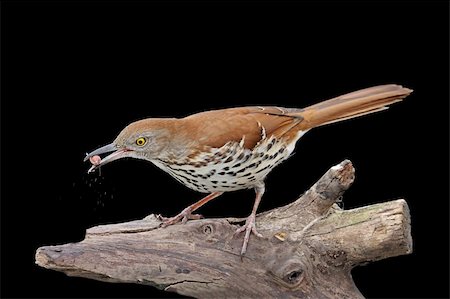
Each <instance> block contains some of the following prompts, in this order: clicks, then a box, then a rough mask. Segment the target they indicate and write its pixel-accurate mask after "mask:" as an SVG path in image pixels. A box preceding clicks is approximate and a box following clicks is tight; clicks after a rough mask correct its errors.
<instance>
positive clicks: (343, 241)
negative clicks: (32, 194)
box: [36, 160, 412, 298]
mask: <svg viewBox="0 0 450 299" xmlns="http://www.w3.org/2000/svg"><path fill="white" fill-rule="evenodd" d="M353 180H354V168H353V166H352V164H351V162H350V161H348V160H345V161H343V162H342V163H340V164H338V165H336V166H334V167H331V169H329V170H328V171H327V172H326V173H325V174H324V175H323V176H322V178H320V179H319V181H317V183H316V184H314V185H313V186H312V187H311V188H310V189H309V190H308V191H307V192H306V193H304V194H303V195H302V196H301V197H300V198H299V199H297V200H296V201H295V202H293V203H291V204H288V205H286V206H284V207H280V208H276V209H273V210H270V211H267V212H264V213H261V214H259V215H258V216H257V220H256V221H257V227H258V231H259V232H260V233H262V234H263V236H264V237H263V238H258V237H255V236H251V239H250V242H249V246H248V249H247V253H246V255H245V256H244V257H243V258H241V256H240V255H239V252H240V249H241V246H242V235H235V234H234V233H235V230H236V229H237V227H238V225H239V224H242V223H243V220H242V219H236V218H224V219H202V220H194V221H189V222H187V223H186V224H184V225H181V224H180V225H178V224H177V225H172V226H169V227H167V228H160V223H161V222H160V221H159V220H158V219H157V218H156V217H155V215H150V216H148V217H146V218H144V219H142V220H136V221H131V222H126V223H120V224H111V225H101V226H97V227H93V228H91V229H88V230H87V232H86V238H85V240H83V241H82V242H79V243H71V244H65V245H58V246H44V247H40V248H39V249H38V250H37V252H36V263H37V264H38V265H40V266H42V267H45V268H48V269H53V270H57V271H62V272H64V273H66V274H67V275H70V276H81V277H86V278H91V279H97V280H102V281H108V282H127V283H129V282H131V283H138V284H146V285H151V286H154V287H157V288H159V289H163V290H166V291H173V292H177V293H179V294H183V295H188V296H193V297H198V298H212V297H221V298H222V297H239V298H242V297H252V298H253V297H255V298H256V297H263V298H267V297H283V298H291V297H292V298H295V297H297V298H363V296H362V294H361V293H360V292H359V290H358V289H357V287H356V286H355V284H354V282H353V280H352V277H351V273H350V272H351V270H352V268H353V267H355V266H358V265H361V264H365V263H367V262H371V261H377V260H380V259H385V258H388V257H393V256H398V255H403V254H409V253H411V252H412V239H411V233H410V216H409V209H408V205H407V204H406V202H405V201H404V200H403V199H399V200H394V201H389V202H385V203H381V204H374V205H370V206H366V207H362V208H357V209H353V210H348V211H344V210H342V209H340V208H339V207H338V205H337V204H336V202H337V201H339V200H340V199H341V196H342V194H343V193H344V191H345V190H347V189H348V188H349V187H350V185H351V184H352V182H353Z"/></svg>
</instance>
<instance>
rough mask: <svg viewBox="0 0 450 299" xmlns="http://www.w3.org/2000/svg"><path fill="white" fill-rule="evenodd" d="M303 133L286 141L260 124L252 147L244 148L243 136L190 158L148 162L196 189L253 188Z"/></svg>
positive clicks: (228, 189) (218, 190) (219, 190)
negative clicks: (288, 141) (268, 131)
mask: <svg viewBox="0 0 450 299" xmlns="http://www.w3.org/2000/svg"><path fill="white" fill-rule="evenodd" d="M304 133H305V132H304V131H299V132H298V133H297V138H294V139H292V140H291V141H290V143H286V142H284V140H283V139H282V138H276V137H275V136H273V135H272V136H270V137H268V136H266V133H265V129H264V127H261V140H260V141H259V142H258V143H257V144H256V146H255V147H254V148H253V149H247V148H245V147H244V142H245V136H244V137H243V138H242V139H241V141H240V142H227V143H226V144H225V145H223V146H222V147H220V148H210V149H209V150H208V151H203V152H200V153H198V154H197V155H196V156H194V157H186V158H184V159H182V160H179V161H174V160H162V159H158V160H153V161H152V162H153V163H154V164H155V165H156V166H158V167H159V168H161V169H162V170H164V171H165V172H167V173H169V174H170V175H171V176H172V177H174V178H175V179H176V180H178V181H179V182H180V183H182V184H184V185H185V186H187V187H188V188H191V189H193V190H196V191H198V192H203V193H212V192H227V191H235V190H241V189H248V188H254V187H255V186H256V185H257V184H259V183H261V182H263V181H264V179H265V177H266V176H267V174H268V173H269V172H270V171H271V170H272V169H273V168H274V167H275V166H277V165H278V164H280V163H281V162H283V161H284V160H286V159H287V158H288V157H289V156H290V155H291V153H292V152H293V150H294V147H295V143H296V141H297V140H298V139H299V138H300V137H301V136H303V134H304Z"/></svg>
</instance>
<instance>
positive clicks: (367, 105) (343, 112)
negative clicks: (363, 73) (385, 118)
mask: <svg viewBox="0 0 450 299" xmlns="http://www.w3.org/2000/svg"><path fill="white" fill-rule="evenodd" d="M411 92H412V90H411V89H408V88H405V87H402V86H400V85H395V84H389V85H380V86H375V87H370V88H366V89H361V90H358V91H355V92H351V93H348V94H345V95H342V96H339V97H337V98H333V99H330V100H327V101H323V102H321V103H318V104H315V105H312V106H309V107H306V108H304V109H302V110H301V111H298V112H291V113H290V114H291V115H293V116H294V115H296V116H301V117H302V118H303V121H302V127H303V126H304V127H305V129H310V128H314V127H318V126H322V125H325V124H330V123H334V122H338V121H341V120H345V119H350V118H354V117H358V116H362V115H365V114H369V113H374V112H378V111H381V110H385V109H388V107H387V106H388V105H390V104H393V103H396V102H399V101H401V100H403V98H405V97H406V96H408V95H409V94H410V93H411Z"/></svg>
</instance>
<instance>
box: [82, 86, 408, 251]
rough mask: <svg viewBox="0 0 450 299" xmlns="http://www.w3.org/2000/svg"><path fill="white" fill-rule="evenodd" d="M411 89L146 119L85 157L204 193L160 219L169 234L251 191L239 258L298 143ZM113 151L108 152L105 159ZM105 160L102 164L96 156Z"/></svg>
mask: <svg viewBox="0 0 450 299" xmlns="http://www.w3.org/2000/svg"><path fill="white" fill-rule="evenodd" d="M411 92H412V90H411V89H408V88H405V87H402V86H401V85H396V84H386V85H379V86H374V87H370V88H365V89H361V90H358V91H355V92H351V93H348V94H344V95H341V96H338V97H335V98H332V99H329V100H325V101H322V102H319V103H317V104H314V105H311V106H308V107H306V108H283V107H276V106H248V107H235V108H227V109H219V110H211V111H205V112H200V113H196V114H192V115H189V116H187V117H184V118H147V119H142V120H138V121H136V122H133V123H131V124H129V125H128V126H126V127H125V128H124V129H123V130H122V131H121V132H120V133H119V134H118V135H117V137H116V138H115V140H114V141H113V142H112V143H110V144H107V145H105V146H102V147H100V148H98V149H96V150H94V151H92V152H91V153H89V154H86V157H85V158H84V161H88V160H90V161H91V164H92V166H91V168H90V169H89V170H88V172H92V171H94V170H96V169H98V168H99V167H101V166H104V165H105V164H107V163H110V162H112V161H115V160H118V159H122V158H125V157H131V158H136V159H142V160H146V161H149V162H151V163H153V164H154V165H156V166H157V167H158V168H160V169H162V170H163V171H165V172H167V173H168V174H169V175H171V176H172V177H173V178H175V179H176V180H177V181H179V182H180V183H181V184H183V185H185V186H186V187H188V188H190V189H193V190H195V191H198V192H201V193H206V194H208V195H207V196H205V197H204V198H202V199H200V200H199V201H197V202H195V203H194V204H192V205H189V206H188V207H186V208H185V209H184V210H182V211H181V212H180V213H179V214H178V215H176V216H174V217H170V218H166V217H162V216H161V217H160V220H161V221H162V224H161V226H162V227H167V226H169V225H173V224H176V223H178V222H182V223H185V222H186V221H187V220H189V219H200V218H201V217H202V216H201V215H198V214H193V212H194V211H196V210H197V209H199V208H200V207H201V206H203V205H204V204H206V203H207V202H209V201H211V200H212V199H214V198H217V197H218V196H220V195H222V194H223V193H225V192H231V191H236V190H242V189H254V190H255V193H256V196H255V200H254V204H253V208H252V211H251V213H250V215H249V216H248V217H247V218H246V221H245V224H244V225H242V226H241V227H239V228H238V229H237V230H236V234H240V233H245V234H244V237H243V242H242V247H241V251H240V255H241V257H242V256H244V254H245V253H246V251H247V247H248V243H249V239H250V236H251V234H252V233H253V234H254V235H256V236H257V237H262V235H261V234H260V233H259V232H258V231H257V228H256V212H257V209H258V205H259V203H260V201H261V198H262V196H263V194H264V191H265V179H266V177H267V175H268V174H269V173H270V172H271V171H272V170H273V169H274V168H275V167H276V166H277V165H279V164H280V163H282V162H283V161H284V160H286V159H287V158H289V157H290V156H291V155H292V154H293V152H294V149H295V146H296V143H297V141H298V140H299V139H300V138H301V137H302V136H303V135H304V134H305V133H306V132H308V131H309V130H311V129H312V128H316V127H320V126H323V125H327V124H331V123H335V122H340V121H343V120H348V119H352V118H355V117H359V116H362V115H366V114H370V113H374V112H378V111H382V110H385V109H388V105H391V104H393V103H396V102H399V101H401V100H403V99H404V98H405V97H406V96H408V95H409V94H410V93H411ZM111 152H112V153H111ZM107 153H110V154H109V155H107V156H105V157H104V158H100V155H103V154H107Z"/></svg>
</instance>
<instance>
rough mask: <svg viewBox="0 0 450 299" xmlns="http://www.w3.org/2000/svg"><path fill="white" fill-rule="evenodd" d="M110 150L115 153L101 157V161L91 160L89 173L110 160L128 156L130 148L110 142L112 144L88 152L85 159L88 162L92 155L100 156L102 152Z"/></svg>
mask: <svg viewBox="0 0 450 299" xmlns="http://www.w3.org/2000/svg"><path fill="white" fill-rule="evenodd" d="M110 152H113V153H111V154H109V155H108V156H106V157H105V158H103V159H100V160H99V161H95V163H94V162H93V161H92V160H91V163H92V167H91V168H89V170H88V173H90V172H92V171H94V170H96V169H97V168H99V167H100V166H103V165H105V164H107V163H109V162H112V161H115V160H117V159H120V158H123V157H126V156H127V153H128V152H130V150H129V149H127V148H118V147H117V146H116V145H115V144H114V143H110V144H107V145H105V146H102V147H100V148H98V149H96V150H95V151H93V152H91V153H89V154H87V155H86V157H85V158H84V160H83V161H84V162H86V161H87V160H89V159H90V158H92V157H95V156H100V155H102V154H106V153H110Z"/></svg>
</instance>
